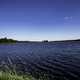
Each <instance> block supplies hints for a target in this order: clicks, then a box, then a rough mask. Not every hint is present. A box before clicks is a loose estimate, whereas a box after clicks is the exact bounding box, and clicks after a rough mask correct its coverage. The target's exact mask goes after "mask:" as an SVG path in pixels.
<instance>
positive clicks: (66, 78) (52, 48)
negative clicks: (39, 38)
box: [0, 42, 80, 80]
mask: <svg viewBox="0 0 80 80" xmlns="http://www.w3.org/2000/svg"><path fill="white" fill-rule="evenodd" d="M3 67H5V68H7V69H8V67H10V68H12V67H15V69H16V70H17V71H19V72H23V73H27V72H29V73H30V74H31V75H33V76H34V77H36V78H39V77H40V76H42V77H45V78H46V80H80V44H79V43H66V42H62V43H61V42H50V43H16V44H0V69H3ZM43 80H44V79H43Z"/></svg>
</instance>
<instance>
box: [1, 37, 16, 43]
mask: <svg viewBox="0 0 80 80" xmlns="http://www.w3.org/2000/svg"><path fill="white" fill-rule="evenodd" d="M15 42H17V40H13V39H7V38H6V37H5V38H1V39H0V43H15Z"/></svg>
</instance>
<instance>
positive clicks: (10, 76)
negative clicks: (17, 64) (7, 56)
mask: <svg viewBox="0 0 80 80" xmlns="http://www.w3.org/2000/svg"><path fill="white" fill-rule="evenodd" d="M0 80H36V79H35V78H33V77H32V76H30V75H18V74H16V73H13V72H3V71H0Z"/></svg>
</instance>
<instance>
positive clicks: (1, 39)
mask: <svg viewBox="0 0 80 80" xmlns="http://www.w3.org/2000/svg"><path fill="white" fill-rule="evenodd" d="M29 42H42V43H48V42H80V39H75V40H60V41H48V40H43V41H18V40H14V39H8V38H6V37H5V38H0V43H29Z"/></svg>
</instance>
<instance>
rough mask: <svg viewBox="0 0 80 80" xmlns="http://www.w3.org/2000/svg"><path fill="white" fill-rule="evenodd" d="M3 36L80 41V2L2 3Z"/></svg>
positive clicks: (0, 31) (0, 24) (3, 0)
mask: <svg viewBox="0 0 80 80" xmlns="http://www.w3.org/2000/svg"><path fill="white" fill-rule="evenodd" d="M0 37H8V38H13V39H17V40H35V41H36V40H46V39H47V40H64V39H79V38H80V0H0Z"/></svg>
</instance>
